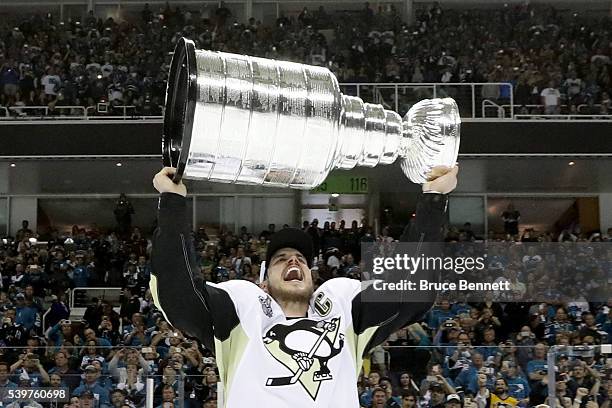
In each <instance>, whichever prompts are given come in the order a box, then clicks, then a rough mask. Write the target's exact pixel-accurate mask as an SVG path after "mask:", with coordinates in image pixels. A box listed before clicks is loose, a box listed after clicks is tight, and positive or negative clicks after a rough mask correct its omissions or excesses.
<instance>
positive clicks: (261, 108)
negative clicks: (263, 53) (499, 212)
mask: <svg viewBox="0 0 612 408" xmlns="http://www.w3.org/2000/svg"><path fill="white" fill-rule="evenodd" d="M165 107H166V109H165V117H164V130H163V136H162V153H163V161H164V166H170V167H176V168H177V171H176V174H175V176H174V181H175V182H178V181H180V180H181V179H182V178H185V179H191V180H209V181H215V182H223V183H236V184H251V185H264V186H272V187H291V188H299V189H311V188H314V187H316V186H318V185H319V184H321V183H322V182H323V181H324V180H325V178H326V177H327V175H328V174H329V172H330V171H331V170H333V169H345V170H348V169H352V168H354V167H356V166H365V167H374V166H376V165H379V164H391V163H393V162H395V161H396V160H397V159H398V158H399V159H400V160H401V166H402V169H403V171H404V173H405V174H406V176H407V177H408V178H409V179H410V180H411V181H413V182H415V183H419V184H422V183H424V182H426V181H427V179H428V175H429V173H430V172H431V170H432V168H433V167H436V166H447V167H452V166H453V165H454V164H455V162H456V160H457V154H458V152H459V139H460V137H459V133H460V123H461V120H460V117H459V111H458V109H457V105H456V103H455V101H454V100H453V99H451V98H444V99H428V100H423V101H421V102H419V103H417V104H415V105H414V106H413V107H412V108H411V109H410V111H409V112H408V113H407V114H406V115H405V116H404V118H403V120H402V118H401V117H400V116H399V115H398V114H397V113H396V112H393V111H390V110H386V109H384V108H383V107H382V105H378V104H370V103H365V102H363V101H362V100H361V99H360V98H357V97H353V96H348V95H343V94H342V93H341V92H340V87H339V85H338V81H337V79H336V77H335V76H334V75H333V74H332V73H331V71H329V70H328V69H327V68H323V67H317V66H310V65H305V64H297V63H293V62H284V61H276V60H271V59H264V58H256V57H249V56H244V55H237V54H228V53H223V52H214V51H206V50H197V49H196V48H195V45H194V43H193V42H192V41H190V40H187V39H185V38H182V39H180V40H179V41H178V43H177V45H176V48H175V51H174V56H173V58H172V63H171V68H170V75H169V80H168V85H167V90H166V102H165Z"/></svg>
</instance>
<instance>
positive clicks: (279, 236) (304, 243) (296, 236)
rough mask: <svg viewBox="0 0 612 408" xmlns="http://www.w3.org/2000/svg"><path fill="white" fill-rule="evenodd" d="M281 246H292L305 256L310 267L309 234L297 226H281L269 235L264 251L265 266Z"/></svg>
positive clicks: (310, 240)
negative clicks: (281, 227) (266, 248)
mask: <svg viewBox="0 0 612 408" xmlns="http://www.w3.org/2000/svg"><path fill="white" fill-rule="evenodd" d="M282 248H293V249H295V250H298V251H300V253H301V254H302V255H303V256H304V258H306V263H307V264H308V267H309V268H311V267H312V256H313V255H312V253H313V249H312V239H311V238H310V235H308V234H307V233H305V232H304V231H302V230H301V229H297V228H283V229H282V230H280V231H278V232H275V233H274V234H272V236H271V237H270V242H269V243H268V251H267V252H266V267H269V265H270V260H271V259H272V256H273V255H274V254H275V253H276V251H278V250H279V249H282Z"/></svg>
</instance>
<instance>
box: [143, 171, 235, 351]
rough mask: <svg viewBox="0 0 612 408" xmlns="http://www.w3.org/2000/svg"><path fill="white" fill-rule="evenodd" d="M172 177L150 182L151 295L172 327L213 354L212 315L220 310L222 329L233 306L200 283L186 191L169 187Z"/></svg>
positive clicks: (157, 177) (161, 175)
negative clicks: (154, 201)
mask: <svg viewBox="0 0 612 408" xmlns="http://www.w3.org/2000/svg"><path fill="white" fill-rule="evenodd" d="M174 171H175V170H174V169H173V168H169V167H165V168H163V169H162V170H161V171H160V172H159V173H157V174H156V175H155V178H154V179H153V185H154V186H155V188H156V189H157V191H159V192H160V198H159V213H158V225H157V230H156V231H155V235H154V237H153V252H152V255H151V261H152V275H151V282H150V287H151V293H152V295H153V299H154V301H155V305H156V306H157V307H158V308H159V309H160V310H161V311H162V313H163V314H164V316H165V318H166V319H167V320H168V322H169V323H170V324H171V325H173V326H175V327H176V328H178V329H181V330H182V331H184V332H186V333H187V334H189V335H191V336H194V337H196V338H198V339H199V340H200V341H201V342H202V343H203V344H204V345H205V346H206V347H207V348H208V349H210V350H214V336H215V311H216V310H220V309H221V308H224V309H225V313H226V314H225V319H226V321H225V322H224V324H223V326H225V323H227V321H230V320H233V319H232V316H234V318H235V313H232V310H233V304H232V302H231V300H230V299H229V297H228V296H227V294H226V293H225V292H224V291H222V290H218V289H216V288H213V287H211V286H209V285H206V284H205V282H204V281H203V279H202V277H201V274H200V271H199V269H198V267H197V265H196V262H195V255H194V249H193V243H192V239H191V231H190V228H189V223H188V222H187V219H188V218H187V216H188V215H187V205H186V199H185V196H186V195H187V189H186V188H185V185H184V184H183V183H182V182H181V183H179V184H175V183H174V182H172V180H171V176H172V175H173V174H174ZM235 319H237V318H235ZM217 331H218V330H217ZM217 337H219V336H217Z"/></svg>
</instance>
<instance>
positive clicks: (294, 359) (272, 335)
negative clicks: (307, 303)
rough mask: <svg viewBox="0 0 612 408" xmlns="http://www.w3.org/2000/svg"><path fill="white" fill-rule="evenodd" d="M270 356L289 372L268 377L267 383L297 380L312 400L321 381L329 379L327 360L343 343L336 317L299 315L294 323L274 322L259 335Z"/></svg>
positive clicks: (333, 355)
mask: <svg viewBox="0 0 612 408" xmlns="http://www.w3.org/2000/svg"><path fill="white" fill-rule="evenodd" d="M263 341H264V345H265V347H266V349H267V350H268V351H269V352H270V354H271V355H272V357H274V358H275V359H276V360H277V361H279V362H280V363H282V364H283V365H284V366H285V367H287V368H288V369H289V370H290V371H291V373H292V375H289V376H286V377H271V378H268V379H267V381H266V385H267V386H269V387H274V386H284V385H292V384H295V383H297V382H299V383H300V384H301V385H302V387H304V389H305V390H306V392H308V395H310V397H311V398H312V399H313V400H316V398H317V394H318V393H319V388H320V387H321V382H323V381H327V380H331V379H333V374H332V373H331V372H330V370H329V367H328V362H329V360H331V359H332V358H334V357H335V356H337V355H338V354H339V353H340V351H341V350H342V347H343V346H344V335H343V334H342V333H340V318H339V317H337V318H333V319H330V320H320V321H317V320H311V319H301V320H298V321H297V322H295V323H294V324H291V325H287V324H276V325H274V326H272V327H271V328H270V329H269V330H268V331H267V332H266V334H265V336H264V337H263Z"/></svg>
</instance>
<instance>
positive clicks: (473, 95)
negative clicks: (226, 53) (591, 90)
mask: <svg viewBox="0 0 612 408" xmlns="http://www.w3.org/2000/svg"><path fill="white" fill-rule="evenodd" d="M340 90H341V91H342V92H343V93H344V94H347V95H353V96H358V97H360V98H362V99H363V100H364V101H366V102H372V103H377V104H381V105H383V106H384V107H385V109H391V110H394V111H396V112H398V113H399V114H400V115H404V114H405V113H406V112H407V111H408V109H409V108H410V107H411V106H412V105H414V104H415V103H417V102H418V101H420V100H422V99H427V98H441V97H446V96H450V97H452V98H454V99H455V100H456V101H457V105H458V106H459V110H460V114H461V117H462V118H463V119H468V120H480V119H487V120H491V119H503V120H515V119H524V118H526V117H527V118H536V117H546V116H550V115H527V114H517V111H518V108H519V106H518V105H515V103H514V92H513V89H512V84H510V83H507V82H474V83H461V82H451V83H376V82H369V83H368V82H359V83H342V84H340ZM502 90H504V91H505V92H501V91H502ZM501 94H504V96H507V97H505V98H503V99H501V100H500V99H499V96H500V95H501ZM496 95H497V97H496ZM591 106H594V107H596V108H601V105H591ZM478 107H480V109H478ZM520 107H521V108H522V107H526V108H529V109H532V108H538V109H541V108H542V107H543V106H542V105H520ZM586 107H588V105H585V104H582V105H578V107H577V111H578V114H580V113H581V112H583V111H584V109H585V108H586ZM103 108H104V109H103ZM159 108H160V110H161V112H162V115H161V116H141V115H138V114H136V106H134V105H120V106H111V105H108V104H98V105H97V106H88V107H85V106H56V107H54V108H50V107H49V106H11V107H8V108H6V107H2V106H0V121H6V120H45V119H49V120H56V119H57V118H61V119H70V120H102V121H105V120H160V119H163V114H164V106H159ZM561 108H562V109H564V111H567V110H568V107H567V106H566V105H562V106H561ZM54 111H55V112H58V113H59V115H55V114H53V113H54ZM66 111H68V112H66ZM28 112H34V113H35V114H34V115H31V114H28ZM24 113H25V114H24ZM49 113H52V115H51V116H49V117H47V115H49ZM117 113H120V114H117ZM554 116H555V117H558V118H559V119H563V120H573V119H576V118H580V119H585V120H588V119H590V118H595V119H593V120H605V121H610V120H612V117H611V116H610V115H605V114H604V115H601V114H597V115H592V114H591V115H581V114H580V115H577V114H575V113H572V114H570V115H569V116H571V117H572V119H569V118H568V117H567V116H568V115H565V114H564V115H554Z"/></svg>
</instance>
